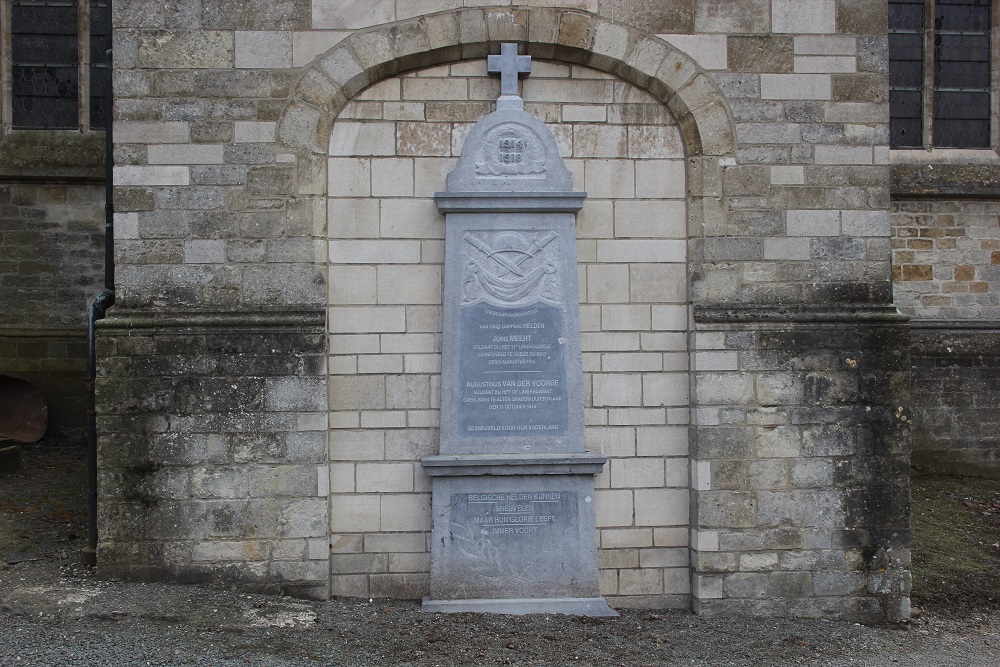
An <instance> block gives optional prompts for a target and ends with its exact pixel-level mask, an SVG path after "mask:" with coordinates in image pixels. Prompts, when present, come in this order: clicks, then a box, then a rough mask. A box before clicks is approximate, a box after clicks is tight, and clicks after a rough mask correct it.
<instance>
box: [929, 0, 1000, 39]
mask: <svg viewBox="0 0 1000 667" xmlns="http://www.w3.org/2000/svg"><path fill="white" fill-rule="evenodd" d="M934 29H935V31H936V32H938V33H940V32H941V31H946V32H949V31H960V32H989V30H990V0H965V1H962V0H937V2H935V3H934Z"/></svg>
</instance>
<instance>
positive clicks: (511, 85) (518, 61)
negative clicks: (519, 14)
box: [486, 42, 531, 109]
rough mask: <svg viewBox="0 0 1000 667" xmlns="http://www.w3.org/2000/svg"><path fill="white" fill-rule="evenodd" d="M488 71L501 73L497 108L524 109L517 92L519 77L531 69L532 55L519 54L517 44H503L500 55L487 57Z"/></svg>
mask: <svg viewBox="0 0 1000 667" xmlns="http://www.w3.org/2000/svg"><path fill="white" fill-rule="evenodd" d="M486 71H487V72H490V73H496V72H499V73H500V99H499V100H497V109H523V108H524V103H523V102H522V101H521V97H520V96H519V95H518V94H517V79H518V76H519V75H520V74H521V73H522V72H523V73H525V74H527V73H528V72H530V71H531V56H519V55H517V44H512V43H509V42H508V43H505V44H501V45H500V55H498V56H490V57H489V58H487V61H486Z"/></svg>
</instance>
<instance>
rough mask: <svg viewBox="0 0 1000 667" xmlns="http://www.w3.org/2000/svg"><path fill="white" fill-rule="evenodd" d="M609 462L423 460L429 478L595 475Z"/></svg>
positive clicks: (472, 457) (576, 456) (584, 457)
mask: <svg viewBox="0 0 1000 667" xmlns="http://www.w3.org/2000/svg"><path fill="white" fill-rule="evenodd" d="M607 461H608V458H607V457H606V456H604V455H603V454H596V453H594V452H569V453H558V454H435V455H432V456H424V457H423V458H421V459H420V463H421V465H423V467H424V473H426V474H427V476H428V477H468V476H480V475H596V474H598V473H600V472H601V470H602V469H603V468H604V464H605V463H607Z"/></svg>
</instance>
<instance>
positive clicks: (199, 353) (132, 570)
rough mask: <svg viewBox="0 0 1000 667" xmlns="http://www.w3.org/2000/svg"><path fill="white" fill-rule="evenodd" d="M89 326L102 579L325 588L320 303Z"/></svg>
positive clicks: (126, 317) (114, 317) (124, 317)
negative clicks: (93, 349) (95, 332)
mask: <svg viewBox="0 0 1000 667" xmlns="http://www.w3.org/2000/svg"><path fill="white" fill-rule="evenodd" d="M99 325H100V338H99V341H100V342H99V345H98V354H99V356H100V359H101V363H100V371H99V375H98V403H97V410H98V413H99V415H100V417H99V421H98V431H99V435H100V449H99V458H100V464H101V465H100V480H99V495H100V502H99V505H98V507H99V529H100V539H101V542H100V551H99V558H100V562H99V566H100V570H99V571H100V573H101V574H102V576H110V577H133V578H135V577H138V578H145V579H154V580H175V581H189V582H202V581H204V582H208V581H212V582H219V581H230V582H233V583H239V584H242V585H243V586H245V587H247V588H250V589H254V590H264V591H271V592H276V593H277V592H280V593H284V594H292V595H299V596H305V597H315V598H325V597H326V596H327V594H328V583H327V579H328V576H327V572H328V568H329V564H328V563H329V542H328V539H327V532H328V531H327V524H328V521H329V518H328V514H327V499H326V498H327V466H326V460H327V452H326V442H327V438H326V422H327V418H326V412H325V408H326V404H325V401H323V400H322V399H323V393H322V388H323V386H324V384H325V383H324V371H325V358H324V353H323V350H324V334H323V316H322V313H320V314H319V315H318V316H317V314H316V313H312V312H304V313H296V312H288V311H280V312H261V311H258V312H255V313H252V314H251V313H239V312H224V311H222V312H214V313H208V312H205V311H200V312H197V313H192V312H186V313H177V312H173V313H170V314H169V315H168V314H165V313H158V314H156V315H153V316H150V315H148V314H147V315H139V314H136V313H134V312H129V311H127V310H126V311H123V310H122V309H118V308H116V309H115V310H113V311H112V312H111V315H110V316H109V317H108V318H107V319H105V320H102V321H101V322H100V323H99Z"/></svg>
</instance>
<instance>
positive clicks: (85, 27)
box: [0, 0, 111, 129]
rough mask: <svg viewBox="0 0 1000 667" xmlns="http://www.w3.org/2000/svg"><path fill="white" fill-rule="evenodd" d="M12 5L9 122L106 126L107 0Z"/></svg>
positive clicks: (34, 0)
mask: <svg viewBox="0 0 1000 667" xmlns="http://www.w3.org/2000/svg"><path fill="white" fill-rule="evenodd" d="M2 1H3V0H0V2H2ZM9 8H10V14H9V16H10V62H9V63H5V64H4V67H9V70H8V72H9V77H10V78H9V81H10V92H9V95H10V97H9V98H8V99H9V107H8V108H9V116H8V117H7V119H6V121H5V122H6V123H7V124H8V126H9V127H13V128H17V129H42V128H46V129H72V128H77V127H81V126H82V127H83V129H87V128H88V127H93V128H101V127H104V126H105V122H106V120H107V116H108V110H107V109H106V108H105V107H106V106H107V103H106V97H105V96H106V94H107V92H108V88H109V86H110V81H111V76H110V70H109V68H108V65H107V64H106V62H105V61H106V56H105V53H106V52H107V50H108V49H109V48H110V46H111V39H110V34H109V33H110V28H109V26H110V25H111V21H110V18H111V17H110V11H111V10H110V3H109V2H108V0H83V1H82V2H78V1H77V0H9Z"/></svg>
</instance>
